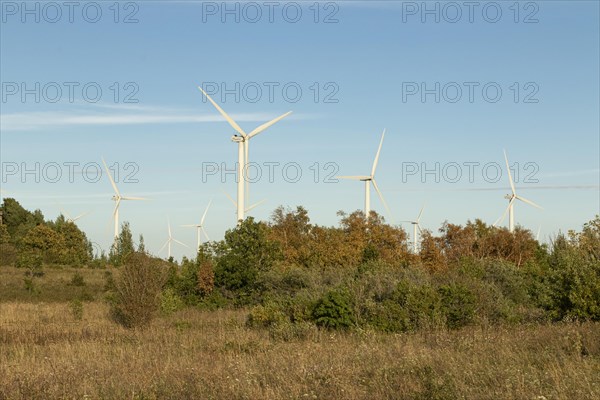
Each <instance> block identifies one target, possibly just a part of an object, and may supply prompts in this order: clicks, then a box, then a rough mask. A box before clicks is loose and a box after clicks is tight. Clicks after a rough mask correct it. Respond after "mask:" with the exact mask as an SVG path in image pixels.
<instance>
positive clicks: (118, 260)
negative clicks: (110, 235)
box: [108, 222, 135, 267]
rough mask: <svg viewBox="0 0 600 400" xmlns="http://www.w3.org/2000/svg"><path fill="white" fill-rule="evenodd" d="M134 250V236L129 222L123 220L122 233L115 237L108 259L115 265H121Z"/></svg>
mask: <svg viewBox="0 0 600 400" xmlns="http://www.w3.org/2000/svg"><path fill="white" fill-rule="evenodd" d="M134 251H135V248H134V246H133V236H132V235H131V229H130V228H129V222H123V225H121V233H120V234H119V236H117V237H116V238H115V241H114V243H113V245H112V247H111V249H110V253H109V255H108V260H109V262H110V263H111V264H112V265H114V266H115V267H118V266H121V265H122V264H123V261H124V260H125V258H126V257H127V256H128V255H129V254H131V253H133V252H134Z"/></svg>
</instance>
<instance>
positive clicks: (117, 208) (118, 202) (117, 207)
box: [113, 199, 121, 218]
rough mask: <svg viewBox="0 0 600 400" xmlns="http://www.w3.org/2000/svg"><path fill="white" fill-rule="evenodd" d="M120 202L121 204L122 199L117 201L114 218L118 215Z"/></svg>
mask: <svg viewBox="0 0 600 400" xmlns="http://www.w3.org/2000/svg"><path fill="white" fill-rule="evenodd" d="M120 204H121V199H119V200H117V202H116V203H115V209H114V210H113V218H114V216H115V215H117V211H119V205H120Z"/></svg>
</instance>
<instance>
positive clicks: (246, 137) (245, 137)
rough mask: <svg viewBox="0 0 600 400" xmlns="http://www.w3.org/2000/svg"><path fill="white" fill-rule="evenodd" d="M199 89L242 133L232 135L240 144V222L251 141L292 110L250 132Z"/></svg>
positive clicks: (242, 214) (238, 166)
mask: <svg viewBox="0 0 600 400" xmlns="http://www.w3.org/2000/svg"><path fill="white" fill-rule="evenodd" d="M198 89H200V91H201V92H202V93H203V94H204V96H206V98H207V99H208V100H209V101H210V102H211V103H212V105H213V106H214V107H215V108H216V109H217V111H219V113H221V115H222V116H223V117H224V118H225V119H226V120H227V122H228V123H229V125H231V127H232V128H233V129H235V131H236V132H238V133H239V134H240V135H239V136H238V135H233V136H232V137H231V141H232V142H236V143H237V144H238V165H237V168H238V171H237V202H236V209H237V220H238V222H239V221H241V220H243V219H244V212H245V208H246V202H245V200H244V181H246V184H247V186H248V188H249V184H248V181H247V180H246V179H244V171H245V169H246V165H247V164H248V147H249V141H250V139H252V138H253V137H254V136H256V135H258V134H259V133H261V132H262V131H264V130H265V129H267V128H269V127H270V126H271V125H273V124H275V123H276V122H278V121H280V120H281V119H283V118H285V117H287V116H288V115H290V114H291V113H292V112H291V111H288V112H287V113H285V114H283V115H281V116H279V117H277V118H275V119H273V120H271V121H269V122H266V123H264V124H262V125H260V126H259V127H257V128H255V129H254V130H253V131H251V132H250V133H246V132H245V131H244V130H243V129H242V128H241V127H240V126H239V125H238V124H237V123H236V122H235V121H234V120H233V119H232V118H231V117H230V116H229V115H227V113H226V112H225V111H223V109H222V108H221V107H219V105H218V104H217V103H215V102H214V100H213V99H212V98H211V97H210V96H209V95H208V94H207V93H206V92H205V91H204V90H203V89H202V87H200V86H198ZM252 208H253V207H252Z"/></svg>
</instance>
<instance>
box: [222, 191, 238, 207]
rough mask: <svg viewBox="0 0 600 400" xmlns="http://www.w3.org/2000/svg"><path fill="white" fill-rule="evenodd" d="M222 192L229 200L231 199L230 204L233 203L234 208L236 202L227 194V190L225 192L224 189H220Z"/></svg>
mask: <svg viewBox="0 0 600 400" xmlns="http://www.w3.org/2000/svg"><path fill="white" fill-rule="evenodd" d="M222 192H223V194H224V195H225V196H227V198H228V199H229V201H231V204H233V207H234V208H235V207H237V203H236V202H235V200H233V197H231V196H230V195H229V193H227V192H226V191H224V190H222Z"/></svg>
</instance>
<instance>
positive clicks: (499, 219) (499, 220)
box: [492, 197, 515, 226]
mask: <svg viewBox="0 0 600 400" xmlns="http://www.w3.org/2000/svg"><path fill="white" fill-rule="evenodd" d="M513 201H515V198H514V197H513V198H512V199H511V200H510V201H509V202H508V207H506V209H505V210H504V212H503V213H502V215H501V216H500V218H498V219H497V220H496V222H494V224H493V225H492V226H497V225H498V224H501V223H502V221H504V218H505V217H506V213H507V212H508V210H509V209H510V206H511V205H512V203H513Z"/></svg>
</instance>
